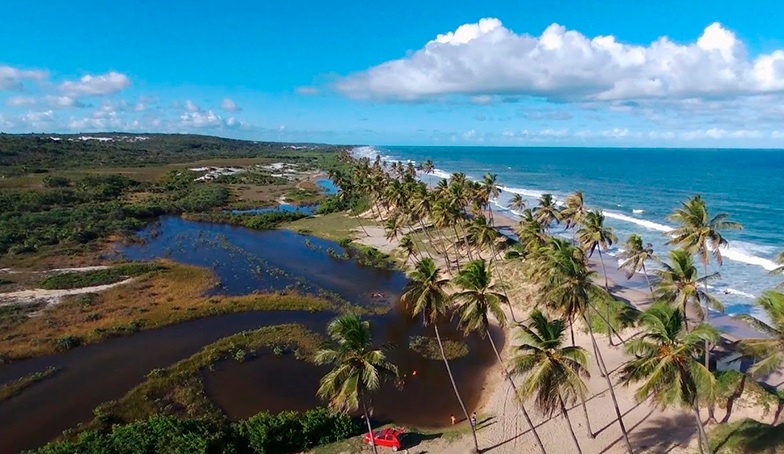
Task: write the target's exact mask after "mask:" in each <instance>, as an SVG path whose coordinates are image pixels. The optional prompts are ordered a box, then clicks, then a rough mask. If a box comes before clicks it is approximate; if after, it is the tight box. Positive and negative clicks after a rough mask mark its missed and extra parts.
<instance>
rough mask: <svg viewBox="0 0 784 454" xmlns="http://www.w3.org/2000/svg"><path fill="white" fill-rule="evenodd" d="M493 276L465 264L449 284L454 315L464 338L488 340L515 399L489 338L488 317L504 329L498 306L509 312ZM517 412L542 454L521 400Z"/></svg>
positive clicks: (480, 263)
mask: <svg viewBox="0 0 784 454" xmlns="http://www.w3.org/2000/svg"><path fill="white" fill-rule="evenodd" d="M492 275H493V274H492V269H491V267H490V266H488V265H487V264H486V263H485V261H484V260H482V259H478V260H473V261H471V262H468V263H467V264H466V265H465V266H464V267H463V269H461V270H460V272H458V274H457V276H456V277H455V278H454V279H453V280H452V283H453V284H454V285H455V286H456V287H457V288H458V291H457V292H456V293H454V294H453V295H452V299H453V301H454V302H455V314H456V315H457V316H458V317H459V322H458V327H459V328H460V329H462V330H463V333H464V334H465V335H468V334H469V333H478V334H479V336H480V337H482V338H484V337H487V339H488V340H489V341H490V345H491V346H492V347H493V352H495V356H496V358H497V359H498V362H499V363H500V364H501V365H502V367H503V368H504V375H505V376H506V378H507V381H509V384H510V385H511V387H512V389H513V390H514V392H515V395H516V396H519V395H520V394H519V393H518V390H517V385H516V384H515V382H514V380H512V378H511V376H510V374H509V373H508V372H507V371H506V367H505V366H503V364H504V362H503V360H502V359H501V354H500V353H499V352H498V348H497V347H496V345H495V342H494V341H493V336H492V334H490V320H489V318H488V315H489V314H493V316H494V317H495V318H496V320H498V324H499V325H501V326H504V325H505V324H506V315H505V314H504V311H503V310H502V309H501V304H503V303H507V304H509V308H510V310H511V303H510V302H509V298H507V297H506V295H504V294H503V293H500V292H498V291H497V290H498V288H497V286H496V285H494V284H493V278H492ZM520 409H521V410H522V413H523V416H524V417H525V420H526V422H527V423H528V425H529V426H530V427H531V432H532V433H533V434H534V438H536V442H537V444H538V445H539V448H540V449H541V450H542V453H543V454H544V452H545V449H544V444H542V440H541V439H540V438H539V434H538V433H537V431H536V427H535V426H534V424H533V422H532V421H531V417H530V416H529V415H528V411H527V410H526V409H525V405H523V401H522V400H520Z"/></svg>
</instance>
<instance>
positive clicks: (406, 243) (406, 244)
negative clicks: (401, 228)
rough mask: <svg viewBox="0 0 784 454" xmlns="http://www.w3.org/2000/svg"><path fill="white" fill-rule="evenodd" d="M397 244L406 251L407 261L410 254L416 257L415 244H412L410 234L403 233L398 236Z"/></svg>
mask: <svg viewBox="0 0 784 454" xmlns="http://www.w3.org/2000/svg"><path fill="white" fill-rule="evenodd" d="M399 246H400V247H401V248H402V249H403V250H404V251H406V262H408V260H409V259H410V258H411V256H414V258H417V250H416V244H414V240H412V239H411V236H410V235H403V237H402V238H400V245H399Z"/></svg>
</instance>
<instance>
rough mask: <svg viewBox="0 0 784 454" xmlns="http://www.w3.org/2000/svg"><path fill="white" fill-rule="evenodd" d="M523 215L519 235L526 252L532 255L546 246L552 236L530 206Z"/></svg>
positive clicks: (519, 225) (518, 230)
mask: <svg viewBox="0 0 784 454" xmlns="http://www.w3.org/2000/svg"><path fill="white" fill-rule="evenodd" d="M521 217H522V219H520V223H519V224H518V229H517V236H518V238H519V240H520V241H519V242H520V246H521V247H522V248H523V251H524V252H525V254H526V255H531V254H532V253H534V252H536V251H537V250H538V249H539V248H541V247H544V245H545V244H547V242H548V241H549V239H550V236H549V235H548V234H547V227H546V226H544V225H542V223H541V222H539V221H538V220H537V219H536V217H535V216H534V213H533V211H531V209H530V208H526V209H525V210H524V211H523V213H522V215H521Z"/></svg>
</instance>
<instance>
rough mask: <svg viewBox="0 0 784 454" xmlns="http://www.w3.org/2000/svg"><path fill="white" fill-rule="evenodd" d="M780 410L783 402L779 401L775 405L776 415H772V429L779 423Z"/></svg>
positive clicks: (782, 408)
mask: <svg viewBox="0 0 784 454" xmlns="http://www.w3.org/2000/svg"><path fill="white" fill-rule="evenodd" d="M782 410H784V400H781V399H779V402H778V404H777V405H776V413H774V414H773V422H772V423H771V424H772V425H773V426H774V427H775V426H777V425H778V423H779V418H780V417H781V411H782Z"/></svg>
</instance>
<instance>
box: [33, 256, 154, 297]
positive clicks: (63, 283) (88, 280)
mask: <svg viewBox="0 0 784 454" xmlns="http://www.w3.org/2000/svg"><path fill="white" fill-rule="evenodd" d="M162 269H164V267H163V266H162V265H159V264H157V263H127V264H124V265H118V266H116V267H113V268H108V269H105V270H95V271H87V272H72V273H62V274H55V275H52V276H49V277H47V278H45V279H44V280H42V281H41V282H39V283H38V286H39V287H41V288H45V289H48V290H55V289H74V288H82V287H93V286H96V285H107V284H113V283H115V282H120V281H122V280H123V279H127V278H129V277H134V276H140V275H142V274H146V273H150V272H153V271H160V270H162ZM88 304H89V303H88Z"/></svg>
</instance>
